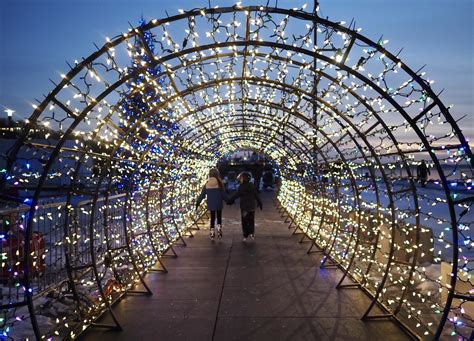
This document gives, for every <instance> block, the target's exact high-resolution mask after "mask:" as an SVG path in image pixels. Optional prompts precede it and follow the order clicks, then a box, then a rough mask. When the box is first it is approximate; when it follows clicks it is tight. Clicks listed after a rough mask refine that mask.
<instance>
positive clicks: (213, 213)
mask: <svg viewBox="0 0 474 341" xmlns="http://www.w3.org/2000/svg"><path fill="white" fill-rule="evenodd" d="M216 215H217V224H218V225H222V210H219V211H211V226H210V228H211V229H213V228H214V226H215V221H216Z"/></svg>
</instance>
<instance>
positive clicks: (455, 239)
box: [9, 7, 472, 335]
mask: <svg viewBox="0 0 474 341" xmlns="http://www.w3.org/2000/svg"><path fill="white" fill-rule="evenodd" d="M246 8H247V9H249V8H250V10H251V11H252V9H251V8H252V7H246ZM237 10H240V9H239V8H234V7H233V8H230V9H227V10H226V11H227V12H233V11H237ZM263 10H264V11H267V12H275V13H282V14H283V13H284V14H288V13H290V15H291V16H294V17H297V18H300V17H302V18H305V19H307V18H309V17H312V16H311V15H308V14H306V13H303V12H298V11H297V12H295V11H287V10H281V9H271V8H263V9H262V8H260V7H259V8H258V9H256V7H254V9H253V11H263ZM215 11H217V10H215ZM226 11H224V10H222V9H221V10H219V11H218V13H221V12H222V13H224V12H226ZM195 12H196V11H195ZM189 13H191V12H189ZM189 13H186V14H183V18H184V17H189V16H191V14H189ZM206 13H214V10H206ZM295 13H296V14H295ZM178 17H180V16H176V17H173V18H176V19H175V20H180V19H182V18H178ZM311 20H313V21H317V22H320V21H321V22H322V23H323V24H324V20H322V19H320V18H318V20H314V17H312V18H311ZM165 21H166V20H164V21H163V22H165ZM173 21H174V20H173ZM331 24H332V23H331ZM336 26H338V28H341V27H339V25H336ZM144 29H145V28H144ZM347 31H350V30H347ZM348 33H349V32H348ZM350 34H354V32H353V31H350ZM125 39H126V38H123V40H125ZM356 39H360V40H362V41H364V39H361V38H360V37H357V38H356ZM366 42H367V41H366ZM369 42H370V45H371V46H373V45H374V43H373V42H371V41H369ZM232 45H236V42H234V43H232ZM375 47H376V48H377V49H378V50H379V51H384V53H386V55H387V56H390V58H393V59H396V57H394V56H392V55H390V54H389V53H388V52H387V51H385V50H384V49H382V48H380V47H378V46H375ZM98 52H99V51H98ZM96 54H97V53H95V54H93V55H96ZM99 55H100V54H97V56H99ZM317 57H318V58H320V56H317ZM88 59H90V60H94V59H95V58H92V55H91V57H89V58H88ZM81 64H83V66H86V65H87V64H86V63H85V61H84V62H83V63H81ZM339 66H340V65H339ZM402 68H403V69H404V70H405V72H407V73H408V74H410V73H411V74H412V76H414V77H413V78H414V79H416V80H418V82H419V84H420V85H422V87H423V88H424V90H426V91H427V92H428V93H430V94H431V95H432V96H430V97H431V98H432V99H433V100H434V101H435V102H438V103H437V105H438V106H439V107H440V108H441V109H442V110H443V108H444V110H443V115H444V116H445V117H446V118H447V119H448V122H449V123H451V126H452V128H453V129H454V130H455V131H456V135H457V137H458V138H459V139H460V140H461V145H463V146H467V143H466V141H465V139H464V137H463V135H462V133H461V132H460V130H459V127H458V126H457V125H456V123H455V122H454V120H453V119H452V117H451V116H450V115H449V112H447V110H446V108H445V107H444V106H443V105H442V103H441V102H440V101H439V99H438V98H437V97H436V95H434V93H433V92H432V91H431V89H430V88H429V87H428V86H426V84H424V83H423V82H422V81H420V78H419V77H418V75H416V74H415V73H413V72H412V71H411V70H410V69H408V68H407V67H406V66H405V65H404V64H402ZM346 71H347V70H346ZM68 75H69V74H68ZM64 82H66V83H64ZM62 83H63V85H64V84H67V81H66V80H64V81H63V82H62ZM366 83H367V82H366ZM57 89H58V91H59V90H60V89H62V86H61V87H60V86H58V88H57ZM55 90H56V89H55ZM55 90H54V91H55ZM54 91H53V92H54ZM48 97H49V96H48ZM53 97H54V96H52V97H51V98H53ZM104 98H105V96H104ZM385 99H387V98H385ZM387 100H388V99H387ZM393 102H395V101H393ZM44 103H46V100H45V102H44ZM392 105H394V103H392ZM394 106H395V105H394ZM395 107H396V106H395ZM40 108H41V106H40V107H39V108H38V111H35V113H37V116H39V114H40V112H41V110H40ZM400 109H401V108H400ZM35 113H34V114H33V115H32V117H33V116H34V115H35ZM400 113H402V114H403V111H400ZM407 116H408V115H407ZM80 121H81V119H80V118H79V117H78V118H77V122H80ZM410 124H412V123H411V122H410ZM412 125H413V124H412ZM71 127H72V128H73V129H74V124H72V125H71ZM71 127H70V128H71ZM415 127H416V125H415ZM68 131H72V130H71V129H68ZM415 132H416V133H417V135H418V137H419V138H420V139H421V140H422V142H423V144H424V145H425V148H426V150H427V151H428V152H429V153H430V156H431V158H432V159H433V161H434V163H435V166H436V168H437V171H438V173H439V175H440V177H441V179H442V185H443V187H444V190H445V194H446V198H447V201H448V207H449V209H450V215H451V222H452V226H451V227H452V231H453V234H456V238H455V237H454V235H453V242H456V241H457V229H456V226H455V221H456V214H455V212H454V208H453V205H454V203H453V200H451V199H450V195H449V194H450V190H449V188H448V187H447V180H446V178H445V177H444V174H443V172H442V170H441V167H440V164H439V162H437V158H436V155H434V153H433V150H432V149H431V148H430V146H429V142H428V141H427V140H426V138H424V134H422V132H421V131H420V130H419V129H418V130H417V129H415ZM26 135H27V131H25V134H24V136H23V138H22V139H21V141H20V140H19V145H17V146H16V147H15V149H16V151H18V150H19V148H20V146H21V144H22V143H23V140H24V139H25V137H26ZM64 136H67V134H66V135H64ZM58 145H59V144H58ZM15 149H14V152H13V153H12V154H10V156H12V155H13V156H14V155H15V154H16V151H15ZM55 151H56V153H55V154H56V156H57V155H58V154H59V152H60V149H58V148H56V150H55ZM466 153H467V154H468V155H471V152H470V150H469V149H468V150H466ZM51 155H52V156H51V159H54V157H53V155H54V153H52V154H51ZM398 155H400V156H403V153H399V154H398ZM471 160H472V156H471ZM9 161H11V158H10V160H9ZM48 166H49V167H51V164H50V163H49V164H48V165H47V167H45V172H44V173H43V175H44V174H45V173H46V172H47V168H48ZM42 183H44V176H43V178H42V180H40V185H39V186H38V190H37V192H36V193H35V198H34V201H33V202H34V203H36V202H37V198H38V196H37V194H39V191H40V190H41V187H42ZM387 189H388V187H387ZM415 198H416V196H415ZM32 206H33V207H34V205H32ZM33 212H34V210H33V209H32V210H31V212H30V218H29V219H30V220H29V222H31V219H32V216H33ZM27 231H28V232H29V233H31V224H30V223H29V224H28V227H27ZM26 244H28V243H26ZM25 251H26V252H25V255H27V254H28V252H27V251H28V246H26V247H25ZM455 252H456V253H455ZM453 253H454V255H456V257H454V255H453V272H456V267H457V263H456V262H457V250H456V248H453ZM25 259H26V257H25ZM25 278H26V281H27V283H29V280H28V271H26V272H25ZM453 282H454V285H453ZM455 282H456V276H452V279H451V287H452V288H453V290H451V291H449V295H448V300H447V303H446V306H449V305H450V304H451V301H452V299H453V295H454V288H455ZM27 301H28V305H29V308H30V309H31V306H30V305H31V304H30V301H31V297H30V295H28V294H27ZM448 310H449V309H445V310H444V313H443V321H445V320H446V317H447V313H448ZM33 315H34V314H33ZM443 323H444V322H443ZM441 330H442V326H440V328H438V331H437V335H439V334H440V333H441Z"/></svg>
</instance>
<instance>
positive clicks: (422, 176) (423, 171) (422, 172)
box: [416, 160, 431, 187]
mask: <svg viewBox="0 0 474 341" xmlns="http://www.w3.org/2000/svg"><path fill="white" fill-rule="evenodd" d="M416 175H417V176H418V181H420V182H421V187H426V182H427V180H428V175H431V173H430V170H429V168H428V166H427V165H426V162H425V160H422V161H421V163H420V164H419V165H418V167H417V168H416Z"/></svg>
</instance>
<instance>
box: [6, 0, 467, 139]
mask: <svg viewBox="0 0 474 341" xmlns="http://www.w3.org/2000/svg"><path fill="white" fill-rule="evenodd" d="M266 2H267V1H266V0H264V1H262V0H256V1H246V0H244V1H242V4H243V5H253V4H258V5H262V4H263V5H265V4H266ZM234 3H235V2H234V1H218V0H212V1H211V4H212V5H213V6H216V5H219V6H221V7H223V6H228V5H233V4H234ZM304 3H308V10H311V8H312V2H311V1H302V0H301V1H300V0H294V1H290V0H286V1H284V0H279V1H278V5H279V7H287V8H288V7H300V6H301V5H302V4H304ZM207 4H208V1H207V0H195V1H190V0H174V1H162V0H134V1H125V0H2V1H1V2H0V109H1V111H0V117H4V116H6V113H5V112H4V110H5V109H6V108H9V109H12V110H15V114H14V115H15V118H17V119H18V118H27V117H28V116H30V114H31V112H32V108H31V104H32V103H34V98H38V99H42V98H43V94H47V93H48V92H49V91H50V90H51V89H52V88H53V85H52V83H50V81H49V78H51V79H53V80H55V81H56V80H58V79H59V78H60V76H59V75H60V74H61V73H65V71H67V70H68V67H67V65H66V63H65V61H66V60H67V61H71V62H72V61H74V59H80V58H81V57H87V56H88V55H89V54H91V53H92V52H94V51H95V47H94V46H93V43H94V42H95V43H96V44H97V45H99V46H101V45H103V43H104V42H105V37H106V36H109V37H112V36H115V35H117V34H119V33H120V32H124V31H126V30H128V28H129V24H128V22H130V23H132V24H134V25H137V24H138V21H139V19H140V17H141V16H142V15H143V16H144V18H145V19H147V20H150V19H153V18H160V17H164V16H166V12H165V11H167V12H168V14H169V15H173V14H177V11H178V9H180V8H183V9H186V8H187V9H191V8H196V7H203V6H207ZM269 4H270V5H275V0H270V1H269ZM473 4H474V2H473V1H472V0H416V1H414V0H400V1H391V0H357V1H355V0H320V7H321V12H320V14H321V15H322V16H324V17H326V16H327V17H329V19H330V20H333V21H341V20H344V21H347V22H350V21H351V19H352V18H354V19H355V20H356V23H357V24H356V26H357V27H361V28H362V32H361V33H362V34H364V35H366V36H367V37H369V38H371V39H372V40H377V39H378V38H379V37H380V36H381V35H382V34H383V36H384V39H388V40H390V42H389V44H388V45H387V48H388V49H389V50H390V51H391V52H397V51H398V50H399V49H400V48H404V51H403V52H402V55H401V58H402V60H404V61H405V63H406V64H407V65H409V66H410V67H411V68H412V69H414V70H417V69H419V68H420V67H421V66H423V65H424V64H427V67H426V68H425V71H426V72H427V77H429V78H430V79H434V80H435V83H434V85H433V87H434V89H435V90H437V91H440V90H441V89H445V91H444V93H443V94H442V96H441V99H442V100H443V101H444V102H445V104H454V105H455V107H454V109H453V110H452V114H453V116H455V117H460V116H463V115H466V114H467V115H468V118H466V120H465V121H464V124H462V126H463V130H464V132H465V134H466V135H467V136H468V137H470V138H471V139H472V138H473V137H474V127H473V126H474V112H473V108H474V56H473V45H474V39H473V37H474V23H473V18H474V5H473Z"/></svg>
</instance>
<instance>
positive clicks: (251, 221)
mask: <svg viewBox="0 0 474 341" xmlns="http://www.w3.org/2000/svg"><path fill="white" fill-rule="evenodd" d="M240 216H241V217H242V232H243V234H244V238H247V237H248V236H249V235H251V234H254V233H255V211H240Z"/></svg>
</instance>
